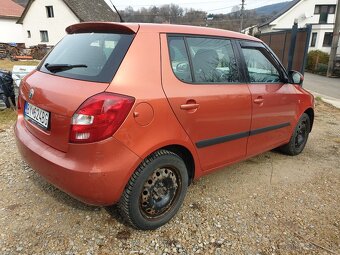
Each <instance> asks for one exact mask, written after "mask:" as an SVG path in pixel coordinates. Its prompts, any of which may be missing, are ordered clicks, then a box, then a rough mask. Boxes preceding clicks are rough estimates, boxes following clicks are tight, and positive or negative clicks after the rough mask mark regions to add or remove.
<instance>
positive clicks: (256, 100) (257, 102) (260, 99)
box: [254, 97, 264, 104]
mask: <svg viewBox="0 0 340 255" xmlns="http://www.w3.org/2000/svg"><path fill="white" fill-rule="evenodd" d="M263 101H264V99H263V98H262V97H258V98H255V99H254V103H255V104H262V103H263Z"/></svg>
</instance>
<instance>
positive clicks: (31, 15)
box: [23, 0, 79, 46]
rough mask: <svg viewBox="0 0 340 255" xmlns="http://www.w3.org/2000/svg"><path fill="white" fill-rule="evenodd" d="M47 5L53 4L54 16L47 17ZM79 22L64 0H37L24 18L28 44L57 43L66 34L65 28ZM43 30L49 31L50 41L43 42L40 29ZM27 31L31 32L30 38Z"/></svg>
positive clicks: (24, 29)
mask: <svg viewBox="0 0 340 255" xmlns="http://www.w3.org/2000/svg"><path fill="white" fill-rule="evenodd" d="M46 6H53V12H54V18H47V14H46ZM78 22H79V19H78V18H77V17H76V16H75V14H74V13H73V12H72V11H71V10H70V9H69V8H68V7H67V5H66V4H65V3H64V2H63V1H62V0H35V1H33V3H32V5H31V7H30V9H29V10H28V12H27V14H26V16H25V18H24V20H23V32H24V35H25V43H26V46H32V45H37V44H47V45H55V44H57V43H58V42H59V41H60V40H61V39H62V38H63V37H64V36H65V34H66V32H65V28H66V27H68V26H69V25H72V24H75V23H78ZM43 30H45V31H48V37H49V41H48V42H41V37H40V31H43ZM27 31H30V32H31V38H28V33H27Z"/></svg>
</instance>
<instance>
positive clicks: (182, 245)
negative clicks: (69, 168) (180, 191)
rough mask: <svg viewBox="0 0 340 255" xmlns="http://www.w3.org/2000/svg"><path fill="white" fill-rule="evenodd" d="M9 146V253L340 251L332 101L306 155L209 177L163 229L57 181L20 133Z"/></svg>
mask: <svg viewBox="0 0 340 255" xmlns="http://www.w3.org/2000/svg"><path fill="white" fill-rule="evenodd" d="M0 144H1V146H2V148H1V151H0V254H340V169H339V165H340V110H337V109H335V108H331V107H330V106H328V105H325V104H324V103H320V102H319V103H318V104H317V113H316V119H315V125H314V130H313V132H312V134H311V136H310V140H309V142H308V144H307V146H306V148H305V150H304V152H303V153H302V154H301V155H299V156H297V157H289V156H284V155H281V154H279V153H276V152H267V153H264V154H262V155H259V156H257V157H255V158H252V159H249V160H247V161H245V162H242V163H238V164H235V165H233V166H231V167H228V168H225V169H223V170H221V171H218V172H216V173H213V174H211V175H208V176H206V177H204V178H202V179H200V180H199V181H197V182H195V183H194V184H193V185H192V186H191V187H190V188H189V191H188V194H187V197H186V199H185V203H184V204H183V206H182V208H181V210H180V212H179V213H178V214H177V216H176V217H175V218H174V219H173V220H172V221H171V222H170V223H168V224H166V225H165V226H163V227H161V228H160V229H158V230H156V231H145V232H143V231H137V230H134V229H132V228H130V227H129V226H126V225H125V224H124V222H122V219H121V218H120V216H119V215H118V213H117V211H116V210H113V212H111V215H110V214H109V213H108V211H106V209H105V208H101V207H90V206H87V205H84V204H82V203H80V202H78V201H76V200H74V199H72V198H71V197H69V196H68V195H66V194H64V193H63V192H61V191H59V190H57V189H56V188H54V187H53V186H51V185H50V184H48V183H47V182H46V181H45V180H44V179H42V178H41V177H40V176H38V175H37V174H36V173H35V172H34V171H33V170H32V169H31V168H30V167H29V166H27V165H26V164H25V163H24V162H23V161H22V160H21V158H20V156H19V155H18V152H17V149H16V146H15V141H14V138H13V132H12V129H6V130H2V132H1V133H0ZM4 144H5V146H3V145H4Z"/></svg>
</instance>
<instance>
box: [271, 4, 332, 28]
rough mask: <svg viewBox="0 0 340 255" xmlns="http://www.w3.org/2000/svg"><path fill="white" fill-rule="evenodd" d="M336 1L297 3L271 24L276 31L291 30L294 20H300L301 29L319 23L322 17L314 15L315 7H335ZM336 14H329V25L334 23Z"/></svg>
mask: <svg viewBox="0 0 340 255" xmlns="http://www.w3.org/2000/svg"><path fill="white" fill-rule="evenodd" d="M333 4H336V0H317V1H316V0H302V1H300V2H299V3H297V4H296V5H295V6H294V7H293V8H292V9H290V10H289V11H288V12H286V13H285V14H284V15H282V16H280V17H279V18H277V19H276V20H274V21H273V22H271V23H270V25H273V26H274V29H275V30H277V29H287V28H291V27H292V26H293V24H294V20H295V19H297V20H298V25H299V27H305V26H306V24H317V23H319V17H320V15H318V14H314V9H315V5H333ZM334 17H335V16H334V14H329V15H328V19H327V23H334Z"/></svg>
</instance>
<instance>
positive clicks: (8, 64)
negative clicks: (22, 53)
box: [0, 59, 39, 71]
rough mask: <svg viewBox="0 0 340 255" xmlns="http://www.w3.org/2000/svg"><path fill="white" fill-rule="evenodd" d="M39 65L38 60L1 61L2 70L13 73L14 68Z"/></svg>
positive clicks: (0, 67)
mask: <svg viewBox="0 0 340 255" xmlns="http://www.w3.org/2000/svg"><path fill="white" fill-rule="evenodd" d="M38 64H39V61H38V60H25V61H11V60H9V59H0V69H4V70H8V71H12V69H13V66H15V65H21V66H36V65H38Z"/></svg>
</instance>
